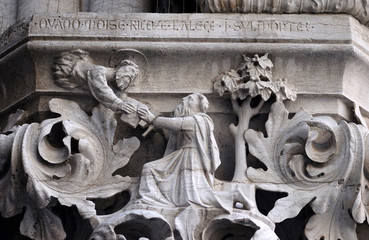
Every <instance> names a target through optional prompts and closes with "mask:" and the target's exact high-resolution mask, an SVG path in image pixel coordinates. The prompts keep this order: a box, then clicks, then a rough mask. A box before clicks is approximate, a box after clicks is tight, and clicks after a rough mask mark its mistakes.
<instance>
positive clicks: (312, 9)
mask: <svg viewBox="0 0 369 240" xmlns="http://www.w3.org/2000/svg"><path fill="white" fill-rule="evenodd" d="M199 5H200V8H201V10H202V12H214V13H274V14H282V13H294V14H297V13H346V14H351V15H352V16H353V17H355V18H356V19H357V20H359V21H360V22H361V23H362V24H364V25H368V24H369V15H368V10H369V5H368V3H367V1H362V0H307V1H306V0H277V1H275V0H259V1H253V0H242V1H234V0H200V1H199Z"/></svg>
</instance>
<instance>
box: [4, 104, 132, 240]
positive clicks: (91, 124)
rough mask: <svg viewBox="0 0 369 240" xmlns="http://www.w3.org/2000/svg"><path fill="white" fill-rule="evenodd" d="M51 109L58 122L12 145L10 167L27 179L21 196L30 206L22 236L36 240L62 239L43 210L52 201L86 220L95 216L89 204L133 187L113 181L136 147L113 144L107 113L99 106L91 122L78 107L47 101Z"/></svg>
mask: <svg viewBox="0 0 369 240" xmlns="http://www.w3.org/2000/svg"><path fill="white" fill-rule="evenodd" d="M50 109H51V110H52V111H54V112H57V113H59V114H60V115H61V116H60V117H59V118H56V119H50V120H45V121H44V122H42V123H41V124H37V123H34V124H31V125H30V126H25V127H24V128H22V129H24V130H23V132H22V134H20V135H19V136H20V137H19V139H18V138H17V139H16V141H15V143H14V144H13V151H14V152H15V153H18V152H19V154H18V155H17V154H14V156H13V158H14V162H16V161H18V162H19V163H20V164H21V165H22V168H23V169H24V174H22V173H18V174H20V175H22V176H24V175H25V176H27V181H26V185H25V187H26V188H23V189H24V194H25V196H27V197H26V199H28V201H30V202H32V204H33V205H32V207H31V206H29V205H27V212H26V215H25V218H24V221H23V222H22V224H23V225H22V227H23V230H22V231H23V233H24V234H25V235H27V236H28V237H31V238H32V237H34V236H36V239H63V238H64V237H65V234H64V232H63V230H62V229H63V228H62V224H61V222H60V219H58V217H57V216H55V215H53V213H52V212H51V211H50V210H49V209H48V206H49V205H50V203H51V200H52V198H56V199H57V200H58V201H59V202H60V204H62V205H65V206H72V205H75V206H76V207H77V209H78V211H79V213H80V214H81V216H82V217H83V218H91V217H94V216H96V210H95V205H94V203H93V202H92V201H91V199H94V198H107V197H111V196H113V195H115V194H117V193H119V192H122V191H124V190H126V189H128V188H129V187H130V185H131V184H132V181H134V182H135V181H136V180H132V179H131V178H130V177H122V176H119V175H115V176H113V173H114V172H115V171H116V170H117V169H118V168H120V167H122V166H124V165H125V164H127V162H128V161H129V158H130V156H131V155H132V154H133V153H134V152H135V151H136V150H137V149H138V147H139V141H138V139H137V138H135V137H134V138H130V139H123V140H119V141H118V143H117V144H115V145H114V144H113V140H114V134H115V128H116V120H115V119H114V114H113V112H112V111H111V110H109V109H106V108H104V107H102V106H99V107H97V108H95V109H93V111H92V115H91V117H90V116H88V115H87V114H86V113H85V112H83V111H82V110H81V109H80V108H79V106H78V105H77V104H75V103H73V102H70V101H65V100H60V99H53V100H51V101H50ZM13 195H14V194H13ZM13 195H11V194H10V195H9V196H10V197H11V196H13ZM41 219H42V220H41ZM53 223H54V224H56V225H53V226H49V225H50V224H53ZM27 224H31V225H32V226H33V228H32V229H28V228H29V227H30V226H29V225H27ZM54 228H55V229H54ZM57 229H59V231H58V230H57ZM63 234H64V235H63ZM63 236H64V237H63Z"/></svg>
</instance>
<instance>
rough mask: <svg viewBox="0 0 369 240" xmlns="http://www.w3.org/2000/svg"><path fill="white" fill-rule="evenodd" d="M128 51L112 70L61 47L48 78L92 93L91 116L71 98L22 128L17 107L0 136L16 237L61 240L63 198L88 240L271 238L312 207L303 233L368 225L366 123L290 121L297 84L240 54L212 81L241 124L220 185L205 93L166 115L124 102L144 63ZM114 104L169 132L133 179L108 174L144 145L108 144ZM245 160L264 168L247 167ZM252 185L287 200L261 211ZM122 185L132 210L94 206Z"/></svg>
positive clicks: (4, 207) (0, 166)
mask: <svg viewBox="0 0 369 240" xmlns="http://www.w3.org/2000/svg"><path fill="white" fill-rule="evenodd" d="M128 52H130V53H132V52H135V51H134V50H129V51H128ZM126 53H127V51H120V54H122V55H121V56H118V57H113V58H112V62H115V63H116V64H111V65H112V66H114V67H112V68H106V67H103V66H100V65H95V64H93V63H92V60H90V59H89V58H88V53H86V52H84V51H82V50H73V51H70V52H68V53H63V54H61V56H59V57H58V58H57V59H56V61H55V63H56V65H55V68H54V70H53V71H54V75H55V81H57V82H58V83H60V84H61V85H62V86H63V87H67V88H76V87H79V88H84V89H87V90H89V91H91V93H92V95H93V96H94V97H95V98H96V99H97V100H98V102H99V103H100V104H99V105H98V106H97V107H95V108H94V109H93V110H92V114H91V115H90V116H89V115H88V114H87V113H85V112H84V111H83V110H82V109H81V108H80V107H79V106H78V105H77V104H76V103H74V102H72V101H67V100H62V99H53V100H51V101H50V103H49V107H50V111H51V112H54V113H57V114H59V115H60V116H59V117H56V118H52V119H47V120H44V121H42V122H41V123H24V122H25V118H24V114H23V113H22V112H18V113H17V114H15V115H13V116H12V117H11V118H10V120H9V124H8V126H7V127H6V129H5V130H4V132H3V133H2V134H1V135H0V143H1V144H0V199H1V201H0V202H1V205H0V212H1V214H2V216H3V217H12V216H15V215H18V214H21V213H22V209H23V208H25V209H26V210H25V214H24V218H23V221H22V223H21V226H20V231H21V233H22V234H23V235H25V236H28V237H29V238H32V239H65V238H66V233H65V231H64V229H63V223H62V221H61V220H60V218H59V216H58V215H57V214H55V213H54V212H53V211H52V207H53V206H54V205H55V204H56V203H57V202H58V203H60V204H61V205H63V206H68V207H70V206H76V208H77V209H78V212H79V214H80V215H81V216H82V218H84V219H88V220H89V223H90V225H91V226H92V229H93V233H92V235H91V236H90V239H94V240H99V239H141V240H142V239H183V240H186V239H188V240H193V239H209V240H210V239H211V240H213V239H225V238H226V237H227V236H232V237H234V238H236V239H254V240H265V239H268V240H269V239H271V240H273V239H278V236H277V235H276V234H275V232H274V230H275V224H276V223H279V222H282V221H283V220H285V219H289V218H293V217H295V216H296V215H297V214H298V213H299V212H300V211H301V209H303V208H304V207H305V206H307V205H310V207H311V209H312V210H313V212H314V213H315V215H313V216H312V217H311V218H310V219H309V222H308V223H307V225H306V228H305V235H306V237H307V238H308V239H341V240H343V239H350V240H351V239H357V236H356V231H355V228H356V223H363V222H364V221H365V220H367V221H368V210H369V209H368V207H367V206H368V204H369V202H368V199H369V197H368V196H369V195H368V194H369V193H368V186H369V182H368V176H369V173H368V172H369V170H368V163H367V162H368V156H367V155H368V154H367V153H368V151H367V149H368V147H369V144H368V142H369V141H368V129H367V128H366V127H364V126H362V125H358V124H355V123H347V122H345V121H340V122H337V121H336V120H334V119H333V118H331V117H328V116H312V115H310V114H309V113H307V112H305V111H303V110H301V111H299V112H297V113H296V114H294V115H293V117H290V116H289V115H290V113H289V112H288V111H287V109H286V108H285V106H284V104H283V102H284V101H285V100H292V101H294V100H295V99H296V92H295V90H294V89H293V88H292V87H291V86H290V85H289V84H288V82H287V80H286V79H277V80H273V77H272V68H273V63H272V61H271V60H270V59H269V57H268V54H265V55H263V56H261V57H259V55H254V56H253V57H248V56H246V55H244V56H243V60H242V61H241V62H240V64H239V66H238V67H237V68H236V69H234V70H233V69H231V70H230V71H227V72H225V73H224V74H221V75H220V76H219V77H217V79H215V81H214V89H215V91H216V92H217V93H219V94H220V95H221V96H229V97H230V99H231V102H232V106H233V110H234V112H235V114H236V116H237V119H238V123H237V125H235V124H232V125H231V126H230V131H231V133H232V135H233V137H234V140H235V162H236V167H235V171H234V177H233V180H232V181H223V180H219V179H217V178H215V177H214V172H215V170H216V169H217V167H218V166H219V164H220V160H221V159H220V157H219V149H218V146H217V143H216V141H215V137H214V135H213V131H214V124H213V121H212V119H211V118H210V117H209V116H208V115H207V114H206V112H207V109H208V107H209V101H208V100H207V98H206V97H205V96H204V95H203V94H200V93H194V94H190V95H188V96H187V97H185V98H183V99H182V102H181V103H180V104H179V105H178V106H177V107H176V108H175V109H174V110H173V113H172V114H173V116H172V117H163V116H160V115H157V114H153V113H152V112H151V111H150V110H149V109H148V107H147V106H145V105H143V104H141V103H139V102H138V101H137V100H134V99H129V98H128V97H126V96H125V97H126V98H122V97H120V96H122V95H125V94H124V91H125V89H126V88H127V87H128V85H129V84H130V83H131V82H132V81H133V80H134V78H135V77H137V76H139V73H138V72H137V71H138V68H139V67H140V66H141V65H140V64H136V63H134V62H133V61H131V60H129V59H127V57H126V56H127V55H126ZM139 55H140V54H139ZM122 56H123V57H122ZM140 56H142V55H140ZM136 59H137V58H136ZM129 61H130V62H131V63H129ZM143 68H144V69H145V66H143ZM141 74H142V73H141ZM98 87H100V90H97V89H96V88H98ZM122 99H123V100H122ZM127 99H129V101H127ZM117 102H118V103H119V104H115V103H117ZM262 108H263V109H266V110H263V111H264V112H265V111H266V112H267V113H268V120H267V121H266V122H265V124H263V125H264V128H262V129H252V128H250V121H251V119H252V118H253V117H255V116H256V115H258V114H260V113H261V109H262ZM268 109H269V110H268ZM117 111H118V112H119V111H126V112H128V113H127V115H129V114H133V115H134V116H135V118H136V119H139V120H140V121H144V122H146V123H147V124H150V125H153V126H155V127H156V128H157V129H166V130H169V131H170V135H169V140H168V144H167V148H166V151H165V154H164V157H163V158H161V159H159V160H155V161H152V162H148V163H146V164H145V165H144V166H143V169H142V173H141V177H140V178H137V177H128V176H126V177H123V176H120V175H118V174H114V173H115V171H116V170H117V169H120V168H122V167H123V166H125V165H126V164H127V163H128V162H129V160H130V157H131V156H132V154H133V153H134V152H135V151H136V150H137V149H138V148H139V146H140V142H139V140H138V139H137V138H136V137H131V138H127V139H124V138H123V139H119V140H118V141H116V142H114V139H115V138H114V137H115V131H116V127H117V120H116V119H115V117H114V114H115V113H116V112H117ZM120 119H121V120H123V121H126V119H127V118H124V117H121V118H120ZM118 121H119V119H118ZM126 122H128V123H129V121H126ZM136 122H137V121H136ZM131 126H132V127H135V125H134V124H131ZM136 126H137V125H136ZM153 144H155V143H153ZM250 157H253V158H256V159H258V160H259V161H260V163H262V164H263V165H264V168H256V167H255V166H249V165H248V162H249V158H250ZM257 189H261V190H266V191H273V192H281V193H285V194H286V195H285V196H284V197H282V198H280V199H278V200H277V201H276V202H275V205H274V207H273V208H272V209H271V210H270V211H269V213H267V214H265V215H264V214H262V213H261V212H260V211H259V209H258V206H257V201H256V190H257ZM122 191H129V193H130V200H129V202H128V204H127V205H125V206H124V207H122V208H121V209H120V210H117V211H115V212H113V213H112V214H104V215H98V214H97V213H96V209H95V204H94V202H93V201H92V199H96V198H106V197H109V196H113V195H115V194H117V193H120V192H122ZM327 222H329V223H331V224H328V225H327V224H325V223H327Z"/></svg>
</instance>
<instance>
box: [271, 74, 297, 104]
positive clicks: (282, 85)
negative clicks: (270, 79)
mask: <svg viewBox="0 0 369 240" xmlns="http://www.w3.org/2000/svg"><path fill="white" fill-rule="evenodd" d="M274 85H275V88H276V91H275V94H276V97H277V101H278V102H283V101H284V100H286V99H288V100H291V101H295V100H296V98H297V95H296V91H295V90H294V89H292V88H291V86H290V85H289V84H288V82H287V79H285V78H283V79H280V78H279V79H277V80H276V81H275V82H274Z"/></svg>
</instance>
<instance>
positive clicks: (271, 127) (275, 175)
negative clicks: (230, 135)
mask: <svg viewBox="0 0 369 240" xmlns="http://www.w3.org/2000/svg"><path fill="white" fill-rule="evenodd" d="M265 127H266V132H267V137H264V134H263V133H261V132H256V131H254V130H247V131H246V133H245V139H246V141H247V143H248V145H249V150H250V153H251V154H252V155H254V156H255V157H257V158H258V159H259V160H260V161H262V162H263V163H264V164H265V165H266V167H267V170H266V171H263V170H261V169H253V168H248V170H247V173H248V177H249V179H250V180H251V181H253V182H255V183H256V184H257V186H258V187H260V188H262V189H265V190H270V191H279V192H286V193H288V196H287V197H284V198H281V199H279V200H278V201H277V202H276V203H275V206H274V208H273V209H272V210H271V211H270V212H269V214H268V217H269V218H270V219H272V220H273V221H274V222H281V221H283V220H285V219H286V218H291V217H294V216H296V215H297V214H298V213H299V212H300V210H301V209H302V208H303V207H304V206H305V205H306V204H310V205H311V207H312V209H313V211H314V212H315V213H316V215H315V216H314V217H312V218H311V219H310V221H309V223H308V225H307V227H306V235H307V236H308V238H309V239H320V238H321V237H324V238H325V239H356V232H355V226H356V225H355V222H354V220H353V218H352V217H351V215H350V214H351V212H350V209H353V208H354V210H353V214H354V218H355V216H356V218H358V219H360V220H363V218H364V216H363V214H365V213H363V211H365V210H364V208H365V207H364V206H363V205H362V206H360V204H359V203H358V202H357V201H358V200H357V198H356V196H357V194H358V191H357V189H356V188H357V185H358V184H359V183H360V176H361V174H362V173H361V172H360V169H361V168H355V166H360V164H361V163H362V161H363V160H362V159H363V156H362V152H363V147H362V140H361V139H362V134H361V133H360V130H359V128H358V127H357V126H356V125H353V124H347V123H345V122H341V123H340V124H337V122H336V121H334V120H333V119H332V118H329V117H315V118H313V117H312V116H311V115H309V114H307V113H306V112H303V111H300V112H298V113H296V115H295V116H294V117H293V118H292V119H289V118H288V111H287V110H286V109H285V107H284V105H283V104H282V103H279V102H276V103H274V104H273V105H272V107H271V112H270V114H269V118H268V121H267V122H266V124H265ZM355 199H356V200H357V201H356V202H355ZM360 201H361V200H360ZM354 202H355V204H354ZM355 208H356V209H355ZM323 223H324V224H323ZM326 223H329V224H328V226H327V225H326ZM322 226H324V227H322ZM342 226H345V230H344V231H343V230H342Z"/></svg>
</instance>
